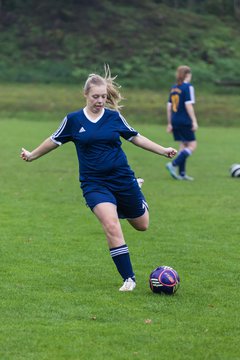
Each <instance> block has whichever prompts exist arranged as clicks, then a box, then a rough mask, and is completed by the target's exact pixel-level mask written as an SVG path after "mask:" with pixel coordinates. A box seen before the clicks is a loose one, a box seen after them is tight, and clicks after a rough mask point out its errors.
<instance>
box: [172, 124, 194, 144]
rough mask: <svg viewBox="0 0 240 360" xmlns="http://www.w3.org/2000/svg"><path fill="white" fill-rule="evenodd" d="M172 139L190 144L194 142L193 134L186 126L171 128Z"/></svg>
mask: <svg viewBox="0 0 240 360" xmlns="http://www.w3.org/2000/svg"><path fill="white" fill-rule="evenodd" d="M173 137H174V140H175V141H182V142H190V141H194V140H196V137H195V132H194V131H192V129H191V128H190V127H188V126H185V127H184V126H183V127H179V128H175V127H173Z"/></svg>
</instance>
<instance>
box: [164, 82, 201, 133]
mask: <svg viewBox="0 0 240 360" xmlns="http://www.w3.org/2000/svg"><path fill="white" fill-rule="evenodd" d="M168 102H169V103H171V105H172V119H171V120H172V126H173V127H179V126H192V121H191V118H190V116H189V115H188V113H187V110H186V107H185V104H187V103H189V104H194V103H195V95H194V88H193V86H192V85H191V84H190V83H185V82H184V83H182V84H181V85H174V86H173V87H172V89H171V92H170V95H169V100H168Z"/></svg>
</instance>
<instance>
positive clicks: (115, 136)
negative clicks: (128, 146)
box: [51, 109, 138, 185]
mask: <svg viewBox="0 0 240 360" xmlns="http://www.w3.org/2000/svg"><path fill="white" fill-rule="evenodd" d="M137 134H138V132H137V131H136V130H134V129H133V128H131V127H130V126H129V125H128V123H127V122H126V120H125V119H124V118H123V116H122V115H121V114H120V113H119V112H118V111H114V110H110V109H104V113H103V115H102V117H101V118H100V119H99V120H98V121H97V122H95V123H94V122H92V121H90V120H89V119H88V118H87V117H86V116H85V113H84V110H79V111H76V112H73V113H70V114H68V115H67V116H66V117H65V118H64V120H63V122H62V124H61V125H60V127H59V128H58V130H57V131H56V132H55V133H54V134H53V135H52V136H51V139H52V141H54V142H55V143H56V144H58V145H61V144H64V143H66V142H68V141H72V142H74V144H75V146H76V150H77V156H78V160H79V172H80V181H81V182H82V183H83V182H85V181H87V182H88V181H105V182H110V183H111V181H113V183H114V181H116V182H118V181H123V179H125V180H126V183H127V182H128V183H129V181H130V179H131V181H133V179H134V173H133V171H132V170H131V169H130V167H129V165H128V161H127V157H126V155H125V153H124V152H123V150H122V148H121V144H122V143H121V140H120V137H123V138H124V139H126V140H131V138H132V137H133V136H136V135H137ZM119 177H121V180H117V179H119ZM116 185H117V184H116Z"/></svg>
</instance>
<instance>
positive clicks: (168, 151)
mask: <svg viewBox="0 0 240 360" xmlns="http://www.w3.org/2000/svg"><path fill="white" fill-rule="evenodd" d="M131 142H132V143H133V144H134V145H136V146H139V147H141V148H142V149H145V150H148V151H151V152H153V153H155V154H158V155H162V156H166V157H168V158H173V157H174V156H175V155H176V153H177V150H176V149H174V148H172V147H167V148H165V147H163V146H161V145H159V144H157V143H155V142H153V141H152V140H149V139H148V138H146V137H145V136H142V135H140V134H138V135H137V136H134V137H133V138H132V139H131Z"/></svg>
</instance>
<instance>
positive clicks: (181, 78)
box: [176, 65, 191, 85]
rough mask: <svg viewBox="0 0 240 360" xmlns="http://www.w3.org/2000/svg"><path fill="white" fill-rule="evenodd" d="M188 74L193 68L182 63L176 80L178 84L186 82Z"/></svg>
mask: <svg viewBox="0 0 240 360" xmlns="http://www.w3.org/2000/svg"><path fill="white" fill-rule="evenodd" d="M187 74H191V68H190V67H189V66H186V65H181V66H179V67H178V68H177V72H176V80H177V84H178V85H181V84H182V83H183V82H184V80H185V78H186V75H187Z"/></svg>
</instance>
